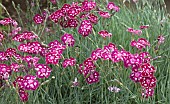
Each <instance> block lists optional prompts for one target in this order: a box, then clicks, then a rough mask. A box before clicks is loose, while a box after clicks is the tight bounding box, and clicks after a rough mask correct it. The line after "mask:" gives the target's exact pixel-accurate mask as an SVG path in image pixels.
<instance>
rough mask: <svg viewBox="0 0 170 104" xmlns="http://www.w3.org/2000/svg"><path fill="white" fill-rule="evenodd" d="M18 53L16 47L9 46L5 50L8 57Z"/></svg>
mask: <svg viewBox="0 0 170 104" xmlns="http://www.w3.org/2000/svg"><path fill="white" fill-rule="evenodd" d="M15 54H16V49H14V48H8V49H7V50H6V51H5V56H6V57H12V56H13V55H15Z"/></svg>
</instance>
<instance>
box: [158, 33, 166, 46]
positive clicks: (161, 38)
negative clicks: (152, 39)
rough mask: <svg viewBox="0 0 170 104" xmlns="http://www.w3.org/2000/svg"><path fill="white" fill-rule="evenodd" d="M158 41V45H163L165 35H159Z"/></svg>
mask: <svg viewBox="0 0 170 104" xmlns="http://www.w3.org/2000/svg"><path fill="white" fill-rule="evenodd" d="M157 40H158V44H162V43H164V41H165V37H164V36H163V35H159V36H158V38H157Z"/></svg>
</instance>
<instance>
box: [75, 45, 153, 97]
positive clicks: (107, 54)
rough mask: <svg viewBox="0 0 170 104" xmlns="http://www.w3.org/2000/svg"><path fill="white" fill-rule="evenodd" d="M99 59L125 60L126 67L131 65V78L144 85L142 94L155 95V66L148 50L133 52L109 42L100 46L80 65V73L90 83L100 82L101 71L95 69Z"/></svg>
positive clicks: (145, 95)
mask: <svg viewBox="0 0 170 104" xmlns="http://www.w3.org/2000/svg"><path fill="white" fill-rule="evenodd" d="M98 59H103V60H111V61H112V62H113V63H117V62H120V61H123V63H124V66H125V67H126V68H129V67H131V69H132V73H131V74H130V78H131V80H133V81H134V82H139V83H140V85H141V86H142V89H143V90H142V95H143V96H144V97H146V98H147V97H149V96H152V95H153V92H154V88H155V86H156V78H155V76H154V72H155V68H154V66H152V65H151V64H150V60H151V56H150V55H149V53H148V52H141V53H139V54H138V53H136V54H132V53H130V52H128V51H125V50H118V48H117V47H116V45H114V44H113V43H109V44H108V45H106V46H104V48H103V49H101V48H98V49H96V50H94V51H93V52H92V53H91V56H90V57H89V58H87V59H86V60H85V61H84V63H83V64H80V65H79V70H78V71H79V73H80V74H83V75H84V77H85V78H86V81H87V83H88V84H92V83H96V82H99V73H98V72H97V71H96V70H95V68H96V66H95V64H94V63H95V62H96V61H97V60H98Z"/></svg>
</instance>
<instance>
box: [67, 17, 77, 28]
mask: <svg viewBox="0 0 170 104" xmlns="http://www.w3.org/2000/svg"><path fill="white" fill-rule="evenodd" d="M77 26H78V20H77V19H69V20H68V27H74V28H75V27H77Z"/></svg>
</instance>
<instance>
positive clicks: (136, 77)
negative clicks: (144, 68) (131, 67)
mask: <svg viewBox="0 0 170 104" xmlns="http://www.w3.org/2000/svg"><path fill="white" fill-rule="evenodd" d="M130 79H131V80H133V81H134V82H139V81H140V80H141V79H142V74H141V71H136V72H132V73H131V74H130Z"/></svg>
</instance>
